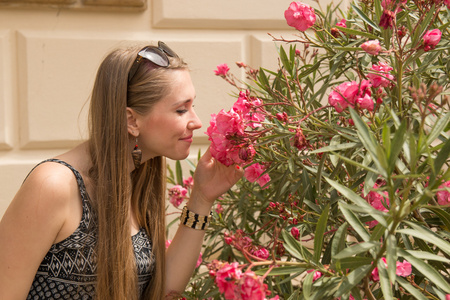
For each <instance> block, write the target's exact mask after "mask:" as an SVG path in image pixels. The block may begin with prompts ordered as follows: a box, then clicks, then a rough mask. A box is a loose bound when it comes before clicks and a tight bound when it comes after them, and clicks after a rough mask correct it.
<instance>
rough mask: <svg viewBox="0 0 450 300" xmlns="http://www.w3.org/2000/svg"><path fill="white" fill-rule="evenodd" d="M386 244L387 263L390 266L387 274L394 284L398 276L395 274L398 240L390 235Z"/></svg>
mask: <svg viewBox="0 0 450 300" xmlns="http://www.w3.org/2000/svg"><path fill="white" fill-rule="evenodd" d="M386 243H387V247H386V263H387V265H388V270H387V274H388V277H389V280H390V282H391V283H394V282H395V278H396V276H397V275H396V274H395V272H396V264H397V239H396V238H395V236H394V235H388V237H387V238H386ZM391 266H392V267H391Z"/></svg>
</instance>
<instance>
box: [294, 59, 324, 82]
mask: <svg viewBox="0 0 450 300" xmlns="http://www.w3.org/2000/svg"><path fill="white" fill-rule="evenodd" d="M320 63H321V62H320V61H318V62H316V63H315V64H314V65H313V66H310V65H305V66H304V67H305V71H303V72H301V73H300V74H299V75H298V79H299V80H300V79H301V78H303V77H305V76H308V75H309V74H311V73H313V72H315V71H316V70H317V69H318V68H319V67H320Z"/></svg>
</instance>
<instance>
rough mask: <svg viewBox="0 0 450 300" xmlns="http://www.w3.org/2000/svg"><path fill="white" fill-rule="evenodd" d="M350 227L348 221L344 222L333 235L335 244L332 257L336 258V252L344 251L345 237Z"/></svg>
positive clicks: (332, 248)
mask: <svg viewBox="0 0 450 300" xmlns="http://www.w3.org/2000/svg"><path fill="white" fill-rule="evenodd" d="M347 229H348V223H347V222H346V223H344V224H342V225H341V227H339V229H338V230H337V231H336V233H335V234H334V237H333V242H332V243H333V244H332V247H331V257H332V258H334V257H335V256H336V254H338V253H339V252H341V251H342V249H344V247H345V238H346V233H347Z"/></svg>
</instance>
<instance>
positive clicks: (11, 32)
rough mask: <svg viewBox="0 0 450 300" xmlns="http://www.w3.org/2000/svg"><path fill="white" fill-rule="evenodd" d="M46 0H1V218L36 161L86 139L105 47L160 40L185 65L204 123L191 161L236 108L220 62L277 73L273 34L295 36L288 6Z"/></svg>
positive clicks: (238, 1) (199, 0)
mask: <svg viewBox="0 0 450 300" xmlns="http://www.w3.org/2000/svg"><path fill="white" fill-rule="evenodd" d="M63 1H64V0H62V1H54V2H56V3H59V2H63ZM31 2H34V1H31ZM41 2H43V3H44V4H42V3H41V4H39V3H38V4H35V3H31V4H30V3H27V2H26V1H14V0H10V2H8V1H7V0H0V217H1V216H2V215H3V213H4V211H5V210H6V208H7V206H8V204H9V203H10V201H11V200H12V198H13V197H14V195H15V193H16V191H17V190H18V188H19V186H20V184H21V182H22V181H23V179H24V177H25V176H26V174H27V173H28V171H29V170H30V169H31V168H32V167H33V166H34V165H35V164H36V163H38V162H39V161H41V160H43V159H46V158H49V157H52V156H54V155H56V154H58V153H61V152H63V151H66V150H68V149H69V148H71V147H73V146H74V145H76V144H78V143H80V142H81V141H82V140H83V139H85V138H86V132H85V131H86V113H87V106H86V105H85V104H86V102H87V101H88V98H89V93H90V89H91V86H92V83H93V79H94V76H95V72H96V69H97V66H98V64H99V62H100V61H101V59H102V57H103V56H104V55H105V54H106V53H107V52H108V51H109V50H111V49H113V48H114V47H117V46H120V45H123V44H128V43H149V42H152V43H155V42H156V41H158V40H163V41H165V42H166V43H167V44H169V45H170V47H171V48H173V49H174V50H176V51H177V52H178V54H179V55H180V56H182V57H184V58H185V59H186V61H187V62H188V63H189V64H190V67H191V69H192V78H193V81H194V85H195V86H196V89H197V99H196V110H197V113H198V115H199V116H200V118H201V120H202V122H203V125H204V127H203V128H202V129H201V130H198V131H197V133H196V136H195V142H194V146H193V151H192V152H191V153H192V155H193V157H195V156H196V153H197V150H198V149H199V148H200V149H204V148H205V147H206V146H207V144H208V140H207V138H206V136H205V135H204V131H205V130H206V127H207V125H208V123H209V116H210V114H211V113H216V112H218V111H219V110H220V109H222V108H225V109H228V108H229V107H230V105H231V104H232V103H233V102H234V99H233V98H232V97H231V96H229V93H230V92H231V91H232V88H231V86H229V85H228V84H227V83H226V82H225V81H224V80H222V79H220V78H219V77H216V76H214V72H213V70H214V69H215V68H216V66H217V65H218V64H221V63H228V64H229V66H230V67H231V70H232V71H234V72H239V71H238V68H237V67H236V65H235V64H234V62H236V61H244V62H246V63H248V64H250V65H252V66H255V67H258V66H263V67H268V68H274V67H275V66H276V65H277V60H276V55H275V54H276V49H275V46H274V44H273V42H272V41H271V38H270V37H269V36H268V35H267V32H271V33H273V34H275V35H283V36H284V37H286V38H292V37H293V36H292V35H293V34H295V31H294V30H293V29H291V28H289V27H288V26H287V25H286V24H285V20H284V17H283V14H284V10H285V9H286V8H287V7H288V6H289V3H290V2H291V0H244V1H242V0H226V1H218V0H183V1H179V0H148V2H145V0H128V2H127V1H123V0H122V1H121V0H91V1H83V0H76V1H70V0H69V1H66V2H65V3H63V4H62V5H61V4H45V2H46V0H42V1H41ZM310 2H311V1H310Z"/></svg>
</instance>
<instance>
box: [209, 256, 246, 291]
mask: <svg viewBox="0 0 450 300" xmlns="http://www.w3.org/2000/svg"><path fill="white" fill-rule="evenodd" d="M238 266H239V265H238V263H237V262H234V263H231V264H229V263H224V264H223V266H222V267H221V268H220V269H219V270H218V271H217V272H216V274H215V275H216V278H215V282H216V284H217V287H218V288H219V292H221V293H222V294H224V296H225V299H235V298H234V289H235V288H236V283H235V281H236V280H239V279H240V278H241V275H242V272H241V270H240V269H239V268H238Z"/></svg>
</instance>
